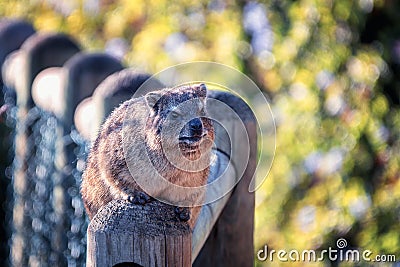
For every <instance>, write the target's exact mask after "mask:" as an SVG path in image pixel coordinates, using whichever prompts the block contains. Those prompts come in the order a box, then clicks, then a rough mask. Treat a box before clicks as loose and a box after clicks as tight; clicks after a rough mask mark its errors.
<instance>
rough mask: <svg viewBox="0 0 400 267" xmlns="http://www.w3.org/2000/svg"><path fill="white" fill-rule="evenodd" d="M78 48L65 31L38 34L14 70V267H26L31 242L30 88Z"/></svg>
mask: <svg viewBox="0 0 400 267" xmlns="http://www.w3.org/2000/svg"><path fill="white" fill-rule="evenodd" d="M78 51H79V48H78V46H77V45H76V44H75V42H74V41H72V40H71V39H70V38H69V37H68V36H66V35H63V34H35V35H32V36H31V37H29V38H28V39H27V40H26V41H25V42H24V44H23V45H22V47H21V49H20V50H19V53H20V55H19V56H20V57H21V58H20V60H21V62H20V63H21V64H23V67H22V68H21V70H22V73H20V72H18V73H13V76H14V80H15V90H16V93H17V101H16V102H17V115H16V118H17V121H16V135H15V159H14V166H13V167H14V168H13V189H14V208H13V227H14V229H13V238H12V245H11V251H12V254H11V258H12V261H13V264H14V265H15V266H27V265H28V260H29V252H28V251H29V243H30V242H31V238H30V237H31V233H32V219H31V217H30V212H31V211H32V209H33V207H32V202H31V201H30V194H31V192H32V190H33V185H32V179H31V177H32V176H34V175H35V171H36V170H35V165H34V164H33V165H32V162H31V158H32V156H33V155H34V154H35V142H34V140H32V138H33V136H32V133H33V130H32V126H33V125H34V123H35V121H36V120H37V116H38V114H37V112H36V111H35V110H33V112H30V111H31V110H32V108H33V107H34V104H33V100H32V96H31V87H32V83H33V80H34V78H35V77H36V75H37V74H38V73H39V72H40V71H41V70H43V69H45V68H47V67H53V66H55V67H57V66H61V65H62V64H64V62H65V61H66V60H67V59H68V58H70V57H71V56H72V55H73V54H75V53H77V52H78Z"/></svg>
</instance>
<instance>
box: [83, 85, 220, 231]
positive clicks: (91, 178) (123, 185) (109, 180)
mask: <svg viewBox="0 0 400 267" xmlns="http://www.w3.org/2000/svg"><path fill="white" fill-rule="evenodd" d="M205 97H206V88H205V86H203V87H202V86H201V85H195V86H182V87H178V88H173V89H164V90H161V91H157V92H154V93H149V94H147V95H146V96H144V97H140V98H136V99H131V100H128V101H126V102H125V103H123V104H122V105H121V106H120V107H118V108H117V109H115V110H114V112H113V113H112V114H111V115H110V116H109V117H108V119H107V120H106V121H105V123H104V124H103V126H102V129H101V131H100V133H99V135H98V137H97V139H96V140H95V142H94V144H93V146H92V149H91V152H90V154H89V158H88V162H87V167H86V170H85V172H84V173H83V177H82V185H81V194H82V198H83V202H84V204H85V208H86V211H87V213H88V215H89V217H90V219H91V218H93V216H94V215H95V214H96V213H97V211H98V210H99V209H100V207H102V206H104V205H106V204H107V203H108V202H110V201H111V200H113V199H119V198H123V199H126V198H128V199H129V196H133V195H134V194H135V193H137V192H143V191H145V190H143V189H142V187H141V186H139V185H138V182H137V181H138V180H137V179H140V178H141V179H145V180H146V184H150V189H148V190H146V193H148V194H149V195H150V196H152V197H156V198H158V199H162V200H165V201H167V202H171V201H175V202H173V203H176V202H178V203H183V204H184V205H186V206H192V204H194V205H193V206H198V205H199V204H201V201H202V200H203V198H204V192H203V190H201V189H200V190H197V191H194V194H190V195H183V194H185V193H183V194H182V191H179V190H175V189H174V188H171V187H168V186H165V185H163V184H160V183H158V181H157V180H156V179H155V178H154V177H156V176H157V175H158V174H159V175H161V176H162V177H164V178H165V179H166V180H167V181H169V182H171V183H174V184H175V185H178V186H185V187H199V186H202V185H205V184H206V182H207V177H208V174H209V167H208V166H209V164H210V161H211V146H212V143H213V140H214V129H213V126H212V123H211V120H210V119H207V118H205V116H206V115H207V114H206V113H205V109H204V108H205ZM185 101H190V103H189V104H186V105H185V104H182V103H183V102H185ZM185 103H186V102H185ZM181 104H182V105H181ZM176 107H178V108H176ZM175 111H177V113H176V112H175ZM171 114H172V115H176V114H178V115H177V116H176V117H177V118H174V117H172V115H171ZM193 117H201V122H202V125H203V132H204V134H205V136H203V137H202V138H201V141H199V142H198V143H195V144H198V145H197V146H194V147H187V146H186V143H183V144H182V143H178V137H179V136H190V135H191V132H190V129H189V128H188V126H187V124H185V123H186V122H187V121H188V118H189V119H190V118H193ZM176 125H178V126H179V125H180V126H179V128H180V129H181V130H180V132H178V133H180V134H181V135H179V136H177V132H176V130H175V131H174V130H173V128H174V127H176ZM181 126H183V127H181ZM188 149H189V150H190V151H189V150H188ZM126 156H127V160H126ZM201 156H202V157H201ZM171 162H172V163H171ZM176 164H178V165H179V164H183V166H184V167H185V168H188V169H186V170H185V169H182V165H180V166H176ZM128 166H129V168H128ZM149 166H154V167H153V168H151V167H149ZM129 170H131V172H130V171H129ZM193 170H195V171H193ZM152 183H154V184H152ZM186 191H188V190H184V192H186ZM192 193H193V192H192ZM183 199H184V200H183ZM199 210H200V208H199V207H191V208H190V211H191V219H190V221H189V224H190V226H191V227H193V225H194V223H195V221H196V219H197V216H198V214H199Z"/></svg>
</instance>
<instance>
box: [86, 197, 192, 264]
mask: <svg viewBox="0 0 400 267" xmlns="http://www.w3.org/2000/svg"><path fill="white" fill-rule="evenodd" d="M87 243H88V250H87V258H86V266H87V267H92V266H102V267H103V266H104V267H111V266H115V265H117V264H120V263H125V264H124V265H123V266H146V267H153V266H154V267H155V266H157V267H164V266H174V267H189V266H191V262H192V260H191V254H192V251H191V244H192V240H191V230H190V227H189V225H188V224H187V223H186V222H181V221H178V220H177V218H176V215H175V212H174V207H173V206H170V205H166V204H163V203H160V202H155V201H153V202H150V203H148V204H146V205H144V206H142V205H136V204H132V203H129V202H127V201H124V200H114V201H112V202H110V203H108V204H107V205H106V206H104V207H102V208H101V209H100V211H99V212H98V213H97V214H96V216H95V217H94V218H93V219H92V221H91V222H90V224H89V227H88V235H87ZM133 263H134V264H133ZM118 266H121V265H118Z"/></svg>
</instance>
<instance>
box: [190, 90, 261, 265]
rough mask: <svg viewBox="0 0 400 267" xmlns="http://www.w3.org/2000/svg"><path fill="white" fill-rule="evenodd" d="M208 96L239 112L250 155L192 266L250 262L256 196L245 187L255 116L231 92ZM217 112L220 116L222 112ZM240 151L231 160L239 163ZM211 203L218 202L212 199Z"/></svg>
mask: <svg viewBox="0 0 400 267" xmlns="http://www.w3.org/2000/svg"><path fill="white" fill-rule="evenodd" d="M209 96H210V98H213V99H216V100H219V101H222V102H224V103H226V104H227V105H228V106H230V107H231V108H232V109H233V110H234V111H235V112H236V114H238V115H239V117H240V119H241V120H242V121H243V123H244V125H245V127H246V130H247V135H248V138H249V145H250V157H249V159H248V163H247V166H246V169H245V172H244V174H243V176H242V179H241V180H240V181H239V183H238V184H237V185H236V186H235V188H234V189H233V191H232V193H231V196H230V198H229V200H228V201H227V203H226V205H225V207H224V208H223V210H222V212H221V214H220V215H219V217H218V220H217V222H216V223H215V224H214V226H213V228H212V231H211V233H209V235H208V239H207V241H206V242H205V244H204V246H203V248H202V249H201V251H200V253H199V255H198V256H197V257H196V259H195V261H194V263H193V266H195V267H197V266H240V267H242V266H253V265H254V244H253V234H254V201H255V196H254V193H249V191H248V187H249V184H250V181H251V179H252V177H253V175H254V172H255V168H256V163H257V131H256V121H255V117H254V115H253V113H252V111H251V109H250V108H249V107H248V106H247V104H246V103H245V102H244V101H243V100H241V99H240V98H238V97H236V96H234V95H232V94H229V93H225V92H219V91H211V92H210V95H209ZM220 116H221V119H223V116H224V114H222V115H220ZM231 142H235V143H241V142H243V140H236V139H235V140H231ZM226 148H229V147H226ZM226 148H225V149H226ZM223 149H224V148H223ZM225 153H227V154H230V152H229V151H225ZM235 153H236V154H235ZM239 153H241V151H240V148H239V150H238V151H233V152H232V154H231V160H232V161H233V163H234V164H238V162H237V161H238V160H240V155H238V154H239ZM238 156H239V157H238ZM239 178H240V177H239ZM220 201H224V198H222V199H220V200H218V201H217V202H220ZM210 205H218V203H211V204H210Z"/></svg>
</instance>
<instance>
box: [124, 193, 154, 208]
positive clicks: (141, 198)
mask: <svg viewBox="0 0 400 267" xmlns="http://www.w3.org/2000/svg"><path fill="white" fill-rule="evenodd" d="M128 201H130V202H132V203H133V204H140V205H144V204H146V203H149V202H150V201H151V197H150V196H149V195H147V194H146V193H145V192H135V193H134V194H133V196H128Z"/></svg>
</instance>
